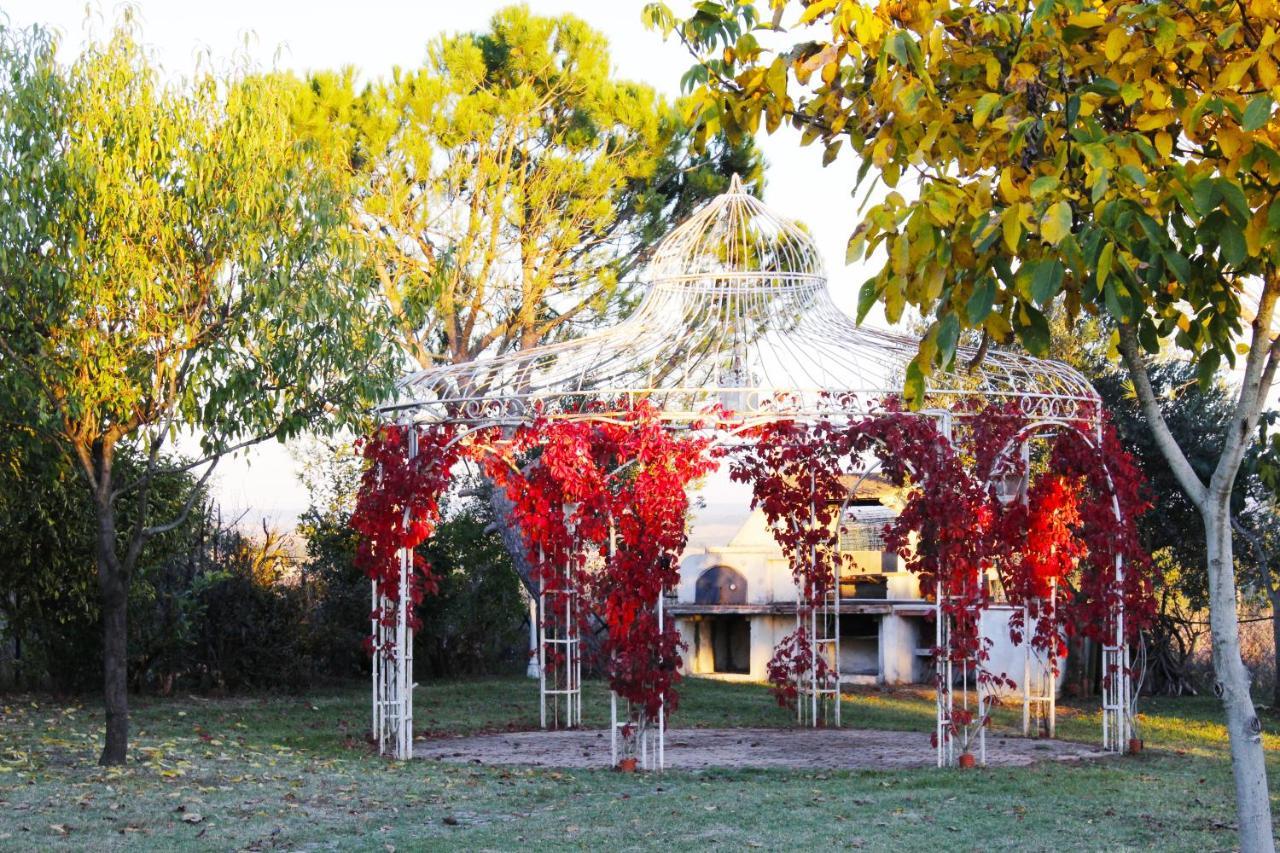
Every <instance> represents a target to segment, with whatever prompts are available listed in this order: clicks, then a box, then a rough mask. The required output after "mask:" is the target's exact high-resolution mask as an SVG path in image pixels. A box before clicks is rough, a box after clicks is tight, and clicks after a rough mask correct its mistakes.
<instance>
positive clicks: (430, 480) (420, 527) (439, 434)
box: [351, 425, 461, 654]
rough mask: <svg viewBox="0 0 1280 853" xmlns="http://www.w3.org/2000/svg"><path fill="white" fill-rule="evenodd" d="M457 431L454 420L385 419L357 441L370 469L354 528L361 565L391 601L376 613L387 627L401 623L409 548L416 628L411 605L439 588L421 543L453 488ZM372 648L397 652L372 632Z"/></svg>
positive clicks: (353, 518)
mask: <svg viewBox="0 0 1280 853" xmlns="http://www.w3.org/2000/svg"><path fill="white" fill-rule="evenodd" d="M410 430H415V431H416V436H414V437H415V438H416V440H417V445H418V448H417V449H418V452H417V455H416V456H413V457H412V458H410V454H409V440H410ZM454 436H455V430H454V428H452V427H449V426H436V425H433V426H429V427H407V426H398V425H387V426H383V427H381V428H380V429H379V430H378V431H377V432H376V433H374V434H373V435H372V436H369V437H368V438H364V439H361V440H360V441H359V442H358V443H357V446H356V448H357V450H358V451H359V452H360V453H361V455H362V456H363V457H364V458H365V460H366V462H367V463H368V467H367V468H366V469H365V472H364V475H363V477H362V478H361V481H360V493H359V496H358V497H357V499H356V507H355V510H354V511H353V512H352V514H351V527H352V528H353V529H354V530H355V531H356V532H357V533H359V534H360V541H359V544H358V545H357V546H356V554H355V564H356V566H357V567H358V568H360V569H362V570H363V571H364V573H365V574H366V575H367V576H368V577H369V578H371V579H372V580H373V582H374V586H375V589H376V590H377V592H378V594H379V595H380V596H383V597H384V598H385V599H386V601H387V602H388V604H387V606H386V607H383V608H381V609H375V610H374V611H373V613H372V618H373V619H377V620H378V621H379V623H380V624H381V625H383V626H385V627H394V626H395V620H396V611H397V608H398V603H399V601H400V595H401V589H400V559H401V554H402V553H403V551H404V549H407V550H408V551H409V552H410V553H412V555H413V567H412V571H411V572H410V573H409V584H408V586H409V588H408V591H407V594H408V598H409V608H408V611H409V615H408V620H407V622H408V625H409V627H410V628H414V629H416V628H417V627H418V626H419V624H420V623H419V622H418V617H417V615H416V614H415V613H414V608H413V605H415V604H418V603H419V602H420V601H422V599H423V596H425V595H430V594H434V593H435V592H436V588H437V580H436V577H435V575H434V574H433V573H432V571H431V565H430V564H429V563H428V562H427V560H426V558H425V557H423V556H422V555H421V554H420V553H418V551H417V550H416V549H417V547H418V545H420V544H422V543H423V542H425V541H426V540H427V537H429V536H430V535H431V534H432V532H433V531H434V530H435V527H436V524H437V523H438V522H439V520H440V498H441V496H442V495H444V493H445V491H446V490H447V489H448V488H449V481H450V470H451V469H452V468H453V466H454V464H455V463H456V462H457V461H458V459H459V457H460V454H461V451H460V449H459V447H458V445H457V444H456V443H451V442H452V440H453V438H454ZM367 647H368V649H369V651H370V652H371V653H372V652H375V651H376V652H379V653H382V654H390V652H391V646H390V644H384V645H383V648H380V649H374V648H373V638H372V637H370V638H369V639H368V641H367Z"/></svg>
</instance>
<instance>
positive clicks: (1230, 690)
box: [1202, 490, 1275, 853]
mask: <svg viewBox="0 0 1280 853" xmlns="http://www.w3.org/2000/svg"><path fill="white" fill-rule="evenodd" d="M1229 501H1230V491H1229V490H1226V491H1221V492H1219V491H1218V490H1214V493H1211V494H1210V496H1209V500H1208V501H1206V503H1205V504H1204V508H1203V510H1202V514H1203V518H1204V526H1205V540H1206V542H1207V543H1208V569H1209V623H1210V628H1211V631H1212V634H1213V669H1214V674H1215V677H1216V679H1217V681H1216V683H1215V685H1214V692H1215V693H1217V694H1218V695H1219V697H1220V698H1221V699H1222V706H1223V710H1224V711H1225V713H1226V718H1227V735H1228V737H1229V739H1230V743H1231V771H1232V775H1233V776H1234V778H1235V785H1236V805H1237V809H1238V814H1239V820H1240V846H1241V849H1242V850H1245V851H1249V853H1259V851H1274V850H1275V839H1274V838H1273V837H1272V834H1271V796H1270V793H1269V791H1268V790H1267V767H1266V763H1265V759H1264V755H1263V750H1262V724H1261V723H1260V722H1259V720H1258V717H1257V714H1256V713H1255V710H1254V707H1253V699H1252V697H1251V696H1250V694H1249V673H1248V671H1247V670H1245V667H1244V660H1243V659H1242V658H1241V656H1240V624H1239V618H1238V616H1237V614H1236V579H1235V565H1234V563H1233V561H1232V550H1231V516H1230V509H1229Z"/></svg>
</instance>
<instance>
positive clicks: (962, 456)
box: [731, 399, 1154, 725]
mask: <svg viewBox="0 0 1280 853" xmlns="http://www.w3.org/2000/svg"><path fill="white" fill-rule="evenodd" d="M955 422H956V423H957V427H956V429H955V434H954V435H952V436H951V437H950V439H948V437H947V436H945V435H944V434H943V433H942V432H941V431H940V428H939V422H938V421H937V420H936V419H935V418H934V417H930V416H924V415H920V414H916V413H910V412H906V411H903V410H902V409H901V407H900V405H899V404H898V402H897V401H896V400H894V399H890V400H887V401H885V403H884V404H883V406H882V408H881V410H880V411H877V412H873V413H872V414H871V415H870V416H868V417H866V418H863V419H860V420H854V421H851V422H849V423H847V424H836V423H835V422H832V421H821V422H817V423H806V422H799V421H785V422H780V423H774V424H770V425H768V426H766V427H762V428H759V429H757V430H754V431H753V432H752V434H751V435H750V438H751V439H752V441H751V442H750V443H748V444H746V445H745V446H743V447H741V448H737V449H736V450H735V451H734V452H733V453H732V454H731V465H732V476H733V478H734V479H735V480H737V481H739V482H745V483H750V484H751V485H752V487H753V492H754V505H755V506H757V507H759V508H760V509H762V510H763V512H764V513H765V516H766V518H767V519H768V521H769V523H770V526H771V528H772V529H773V532H774V535H775V537H776V538H777V539H778V541H779V543H780V544H781V546H782V549H783V551H784V553H785V554H786V556H787V558H788V560H789V562H790V565H791V570H792V573H793V574H794V575H795V577H796V579H797V585H798V587H799V588H800V590H801V592H802V597H803V599H804V600H803V601H802V602H801V603H800V606H801V608H802V612H803V611H804V610H806V609H808V608H811V607H813V606H815V605H816V604H817V602H818V601H820V599H821V597H822V595H824V594H825V592H826V591H827V590H828V589H829V588H830V585H831V584H832V583H833V582H834V579H835V577H836V576H837V575H838V572H839V565H840V559H841V558H840V554H839V552H838V545H837V543H838V518H837V515H838V512H839V504H840V502H841V501H842V500H843V499H844V497H845V496H846V495H845V487H844V486H843V485H842V483H841V479H840V478H841V476H842V475H844V474H846V473H847V474H856V473H859V472H864V471H867V470H868V469H869V468H870V467H871V466H872V465H874V464H876V463H878V464H879V472H880V476H881V477H882V478H883V479H884V480H886V481H888V482H889V483H891V484H892V485H894V486H897V487H898V488H899V489H901V490H902V492H901V494H902V499H903V501H904V503H903V506H902V508H901V511H900V512H899V514H898V516H897V518H896V519H894V520H893V521H892V522H890V523H889V524H888V525H886V528H885V531H884V536H885V542H886V545H887V546H888V547H889V548H890V549H892V550H893V551H895V552H897V553H898V555H899V556H900V557H901V558H902V559H903V561H904V563H905V565H906V568H907V569H908V570H909V571H911V572H913V573H914V574H915V575H916V576H917V577H918V578H919V581H920V586H921V590H922V592H923V594H924V595H925V596H926V597H929V598H932V599H933V600H935V601H937V600H939V599H940V600H941V602H942V609H943V611H944V612H945V613H946V615H947V616H948V624H949V627H950V642H949V644H948V646H947V648H946V649H936V650H935V654H936V655H941V654H946V655H947V656H948V657H949V659H950V660H951V661H952V662H953V663H956V664H959V665H967V666H969V667H971V668H973V669H975V670H976V674H977V677H978V679H979V681H980V682H982V683H983V684H984V686H986V687H987V688H988V689H995V688H998V687H1002V686H1012V681H1011V680H1010V679H1008V678H1007V677H1006V676H1005V674H1003V673H996V672H991V671H989V670H988V669H987V668H986V663H987V661H988V659H989V646H990V639H989V638H986V637H983V636H982V633H981V631H980V618H981V614H982V612H983V610H985V609H986V608H987V607H988V606H989V605H990V604H991V603H992V591H991V588H990V586H989V584H988V582H987V581H988V576H989V572H990V570H992V569H994V570H996V574H997V576H998V577H999V579H1000V581H1001V584H1002V587H1003V590H1004V593H1005V595H1006V598H1007V600H1008V602H1009V603H1010V604H1013V605H1015V606H1017V607H1018V609H1016V610H1015V611H1014V616H1013V619H1012V621H1011V626H1010V629H1011V634H1012V635H1013V639H1014V640H1015V641H1019V642H1020V641H1021V639H1022V636H1023V634H1024V633H1028V634H1029V635H1030V640H1031V642H1032V645H1033V647H1035V648H1038V649H1041V650H1044V651H1046V652H1050V653H1051V655H1050V657H1051V660H1052V661H1053V665H1054V666H1056V664H1057V659H1058V657H1059V656H1060V655H1061V654H1062V653H1063V652H1064V651H1065V650H1064V648H1063V637H1070V636H1072V635H1074V634H1076V633H1082V634H1086V635H1088V636H1092V637H1095V638H1101V634H1102V633H1103V632H1104V631H1105V629H1106V626H1107V625H1108V623H1109V617H1110V613H1111V608H1112V607H1113V606H1114V605H1115V604H1116V603H1118V602H1117V596H1123V603H1124V607H1125V613H1126V631H1127V632H1128V635H1129V637H1130V638H1132V637H1133V636H1135V635H1136V632H1137V631H1139V630H1141V628H1142V626H1144V625H1146V624H1148V622H1149V620H1150V618H1151V615H1152V612H1153V606H1154V605H1153V598H1152V594H1151V575H1150V569H1151V564H1150V560H1149V558H1148V557H1147V556H1146V554H1145V553H1143V550H1142V548H1141V545H1140V544H1139V540H1138V536H1137V528H1136V519H1137V518H1138V516H1139V515H1140V514H1141V513H1142V512H1144V511H1145V510H1146V509H1147V508H1148V506H1149V504H1148V503H1147V502H1146V500H1145V499H1144V497H1143V493H1142V489H1143V486H1142V480H1141V475H1140V474H1139V472H1138V469H1137V467H1136V465H1135V463H1134V461H1133V459H1132V457H1131V456H1130V455H1129V454H1128V453H1127V452H1126V451H1125V450H1124V448H1123V447H1122V446H1121V445H1120V443H1119V441H1118V440H1117V438H1116V436H1115V433H1114V431H1113V430H1111V428H1110V427H1109V426H1106V427H1104V441H1103V444H1102V446H1101V447H1097V446H1095V445H1093V444H1091V443H1090V442H1089V441H1087V440H1085V439H1084V438H1083V436H1082V435H1081V434H1080V432H1077V431H1076V430H1081V431H1084V434H1085V435H1087V434H1088V427H1087V425H1086V424H1077V425H1073V426H1074V427H1075V429H1067V428H1063V429H1060V430H1059V433H1058V435H1057V437H1056V439H1055V440H1054V442H1053V444H1052V448H1051V450H1052V453H1051V458H1050V459H1049V464H1048V465H1047V467H1046V470H1044V471H1043V472H1042V473H1041V474H1040V475H1039V476H1037V477H1034V478H1030V477H1029V478H1028V480H1029V482H1026V483H1024V484H1023V488H1024V489H1025V491H1024V493H1023V494H1022V495H1020V496H1008V495H1006V496H1005V497H1006V499H1007V502H1003V501H1001V500H1000V498H999V496H998V495H997V494H996V488H995V484H996V483H997V481H999V480H1000V479H1001V478H1002V477H1004V476H1005V475H1006V474H1009V473H1010V472H1014V474H1015V479H1016V476H1017V475H1018V474H1019V473H1020V472H1021V466H1022V460H1021V457H1020V455H1019V454H1017V453H1016V451H1017V450H1018V448H1019V446H1020V444H1021V443H1022V442H1023V441H1025V440H1027V439H1028V438H1029V437H1030V433H1031V425H1030V424H1029V423H1028V422H1027V420H1026V419H1025V417H1024V416H1023V415H1022V414H1021V413H1020V412H1019V411H1018V409H1017V408H1016V407H1015V406H1002V405H990V406H985V407H983V406H978V405H972V406H967V407H965V408H962V409H960V410H959V411H958V412H957V417H956V418H955ZM1112 484H1114V491H1115V495H1116V501H1117V503H1116V505H1114V506H1113V504H1112ZM1011 497H1012V498H1013V499H1011V500H1009V498H1011ZM1019 498H1024V499H1019ZM1116 506H1118V507H1119V510H1120V513H1119V517H1117V514H1116V512H1115V508H1116ZM1117 555H1119V556H1120V557H1121V558H1122V560H1123V562H1124V564H1125V565H1126V567H1127V570H1126V572H1125V576H1124V583H1123V584H1122V585H1120V586H1119V587H1117V585H1116V584H1115V583H1114V579H1115V562H1116V556H1117ZM1055 593H1056V594H1055ZM1023 605H1025V608H1026V612H1027V615H1028V617H1030V619H1031V620H1032V624H1031V625H1029V626H1028V625H1024V624H1023V613H1022V609H1021V606H1023ZM813 663H814V657H813V655H812V653H811V648H810V642H809V638H808V636H807V634H806V631H805V629H804V627H803V622H802V627H800V628H799V629H797V631H796V632H795V633H793V634H792V635H790V636H788V637H787V638H786V639H784V641H783V642H782V643H781V644H779V646H778V648H777V650H776V652H775V655H774V659H773V660H772V661H771V662H770V667H769V676H770V681H771V682H773V684H774V688H775V694H776V695H777V696H778V698H779V701H780V702H783V703H784V704H788V703H790V702H792V701H794V699H795V697H796V692H797V691H796V685H797V684H798V683H799V682H800V680H801V679H802V678H808V677H812V675H813V674H812V673H810V672H809V670H810V668H811V667H812V666H813ZM824 665H825V662H824V661H822V660H821V659H819V660H818V661H817V666H818V667H819V668H820V669H821V668H823V667H824ZM819 677H820V678H827V677H829V674H828V673H825V672H823V673H819ZM962 717H963V715H962V714H961V715H958V716H957V717H956V719H955V721H954V722H955V723H956V724H959V725H965V724H967V723H969V722H973V721H972V720H965V719H962Z"/></svg>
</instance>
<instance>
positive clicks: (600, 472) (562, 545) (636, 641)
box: [490, 402, 714, 720]
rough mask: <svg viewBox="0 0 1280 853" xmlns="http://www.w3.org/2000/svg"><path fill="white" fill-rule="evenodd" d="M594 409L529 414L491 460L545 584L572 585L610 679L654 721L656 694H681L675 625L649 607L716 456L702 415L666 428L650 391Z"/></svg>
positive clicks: (674, 571) (664, 582) (668, 578)
mask: <svg viewBox="0 0 1280 853" xmlns="http://www.w3.org/2000/svg"><path fill="white" fill-rule="evenodd" d="M611 408H612V409H613V410H614V411H616V407H611ZM591 414H592V409H590V408H588V409H585V410H583V411H582V412H580V413H578V415H579V417H577V418H575V419H563V418H562V419H554V420H553V419H548V418H538V419H536V420H534V421H533V422H531V423H530V424H529V425H528V426H527V427H523V428H521V430H519V431H518V432H517V434H516V437H515V439H514V441H513V442H512V443H511V444H510V446H509V447H508V448H507V454H506V455H505V456H504V457H500V460H501V461H500V462H494V463H491V464H490V471H491V472H492V476H493V477H494V480H495V482H496V483H497V484H498V485H500V486H502V487H503V488H505V489H506V491H507V494H508V495H509V496H510V497H511V498H512V499H513V501H514V502H515V513H514V514H515V517H516V519H517V521H518V523H519V525H520V528H521V530H522V531H523V532H524V538H525V544H526V549H527V552H528V556H529V558H530V560H531V561H533V562H534V564H535V565H536V566H537V569H538V577H539V579H540V581H541V582H542V583H543V584H544V587H543V589H544V590H545V589H548V588H555V587H556V585H559V584H570V585H573V587H574V588H576V589H577V590H578V591H579V593H580V595H582V600H584V601H585V602H586V604H587V609H586V610H585V611H584V612H582V613H581V616H582V617H583V618H584V619H587V618H590V617H596V618H598V619H599V620H600V621H601V622H603V623H604V624H605V625H607V626H608V634H607V636H606V637H605V638H604V640H603V642H602V644H601V645H600V648H599V650H598V651H599V658H600V659H599V661H598V663H599V665H600V667H601V669H602V670H603V671H604V673H605V676H606V678H607V679H608V681H609V686H610V688H611V689H613V690H614V691H615V692H616V693H617V694H618V695H619V696H621V697H622V698H624V699H626V700H627V701H628V702H629V703H631V705H632V706H633V707H634V708H635V709H637V711H636V713H638V714H640V715H642V716H643V717H644V718H645V719H647V720H652V719H656V717H657V714H658V710H659V708H660V707H662V706H663V703H664V701H665V703H666V707H667V710H668V711H671V710H674V709H675V707H676V705H677V703H678V696H677V695H676V693H675V691H674V690H673V686H674V684H675V683H676V682H677V681H678V680H679V668H680V664H681V658H680V635H679V632H678V631H677V629H676V627H675V623H674V620H666V622H665V623H664V624H662V625H660V624H659V621H658V613H657V609H656V608H657V602H658V598H659V596H661V595H662V594H664V592H665V591H667V590H669V589H671V588H673V587H674V586H675V584H676V583H677V582H678V581H679V559H680V554H681V552H682V551H683V550H684V545H685V541H686V536H687V533H686V526H685V525H686V520H687V518H686V517H687V512H688V507H689V496H688V495H689V484H690V483H691V482H692V481H693V480H694V479H696V478H698V477H700V476H702V475H704V474H706V473H707V472H708V471H709V470H711V468H712V467H714V462H713V461H712V460H711V459H710V458H709V457H708V455H707V453H706V449H707V446H708V444H709V441H710V439H709V438H707V437H706V436H704V435H700V434H699V431H698V428H699V426H700V425H699V424H694V425H692V426H691V427H690V428H689V429H687V430H677V429H673V428H672V427H671V426H670V425H669V424H667V423H665V422H663V421H662V420H661V418H660V413H659V412H658V410H657V409H656V408H655V407H653V406H652V405H651V404H649V403H647V402H640V403H637V404H636V405H634V406H632V407H630V408H629V409H627V410H626V412H625V414H624V415H622V416H613V417H609V418H603V417H601V418H593V417H591ZM526 454H533V458H531V459H530V460H529V461H528V462H526V463H525V464H524V465H520V464H518V463H517V462H516V460H517V459H518V458H520V457H521V456H523V455H526ZM582 627H586V626H582Z"/></svg>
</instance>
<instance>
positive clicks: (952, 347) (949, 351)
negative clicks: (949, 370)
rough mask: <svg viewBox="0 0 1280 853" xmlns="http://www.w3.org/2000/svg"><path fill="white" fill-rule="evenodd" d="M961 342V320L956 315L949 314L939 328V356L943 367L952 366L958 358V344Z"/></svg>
mask: <svg viewBox="0 0 1280 853" xmlns="http://www.w3.org/2000/svg"><path fill="white" fill-rule="evenodd" d="M959 342H960V320H959V318H957V317H956V315H955V314H947V316H945V317H943V318H942V323H941V324H939V326H938V354H939V355H940V356H941V359H940V360H941V363H942V364H943V365H950V364H951V362H952V361H953V360H954V359H955V357H956V344H958V343H959Z"/></svg>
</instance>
